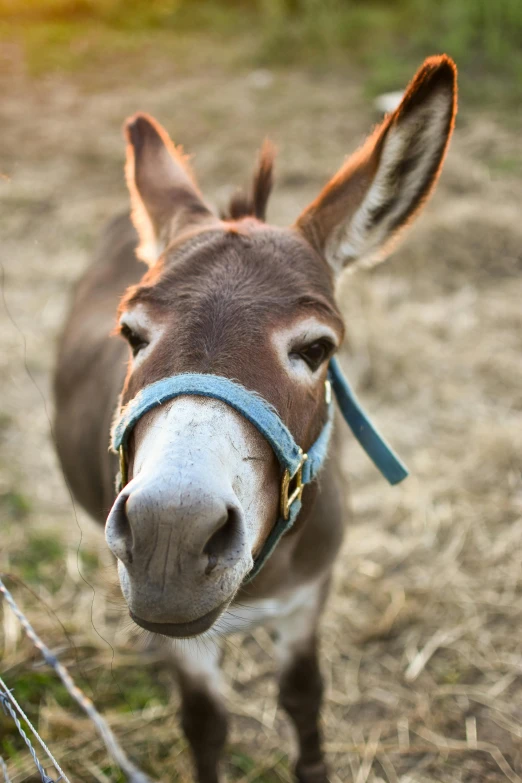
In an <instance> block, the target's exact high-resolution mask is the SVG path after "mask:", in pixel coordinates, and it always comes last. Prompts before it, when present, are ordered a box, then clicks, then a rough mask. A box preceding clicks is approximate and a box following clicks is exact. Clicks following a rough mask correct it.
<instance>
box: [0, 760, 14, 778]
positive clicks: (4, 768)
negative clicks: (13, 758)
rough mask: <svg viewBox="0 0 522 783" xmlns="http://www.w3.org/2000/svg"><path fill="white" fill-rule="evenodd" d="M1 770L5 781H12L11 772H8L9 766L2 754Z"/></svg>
mask: <svg viewBox="0 0 522 783" xmlns="http://www.w3.org/2000/svg"><path fill="white" fill-rule="evenodd" d="M0 770H2V775H3V776H4V783H11V778H10V777H9V773H8V772H7V767H6V765H5V761H4V760H3V758H2V756H0Z"/></svg>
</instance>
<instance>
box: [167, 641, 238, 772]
mask: <svg viewBox="0 0 522 783" xmlns="http://www.w3.org/2000/svg"><path fill="white" fill-rule="evenodd" d="M220 657H221V650H220V649H219V646H218V644H217V643H216V642H215V641H213V640H212V639H210V640H205V641H201V642H199V643H196V642H181V643H180V644H176V652H175V663H176V667H177V671H178V677H179V684H180V688H181V722H182V726H183V730H184V732H185V735H186V737H187V739H188V741H189V744H190V747H191V750H192V755H193V758H194V764H195V767H196V772H197V779H198V783H219V780H220V778H219V771H218V766H219V759H220V757H221V754H222V751H223V746H224V744H225V741H226V738H227V724H228V720H227V712H226V709H225V706H224V702H223V697H222V695H221V688H220V685H221V671H220V668H219V660H220Z"/></svg>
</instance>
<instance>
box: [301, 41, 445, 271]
mask: <svg viewBox="0 0 522 783" xmlns="http://www.w3.org/2000/svg"><path fill="white" fill-rule="evenodd" d="M456 110H457V69H456V67H455V64H454V62H453V61H452V60H451V59H450V58H449V57H447V56H445V55H442V56H439V57H430V58H428V59H427V60H426V61H425V62H424V64H423V65H422V67H421V68H420V69H419V70H418V72H417V73H416V75H415V77H414V79H413V81H412V82H411V84H410V85H409V87H408V89H407V91H406V93H405V95H404V98H403V99H402V102H401V104H400V106H399V107H398V109H396V111H394V112H393V113H392V114H390V115H388V116H387V117H386V119H385V120H384V122H383V123H382V125H380V126H379V127H378V128H376V130H375V132H374V133H373V134H372V135H371V136H370V137H369V138H368V139H367V141H366V143H365V144H364V145H363V146H362V147H361V149H359V150H358V151H357V152H356V153H355V154H354V155H352V156H351V157H350V158H349V159H348V160H347V162H346V163H345V164H344V166H343V167H342V168H341V170H340V171H339V172H338V173H337V174H336V176H335V177H334V178H333V179H332V180H331V181H330V182H329V183H328V184H327V185H326V187H325V188H324V190H323V191H322V193H320V195H319V196H318V198H317V199H316V200H315V201H314V202H313V203H312V204H310V206H309V207H308V208H307V209H306V210H305V211H304V212H303V213H302V215H301V216H300V217H299V219H298V221H297V224H296V227H297V229H298V230H299V231H301V232H302V233H303V234H304V235H305V237H306V238H307V239H308V240H309V241H310V242H311V243H312V245H314V247H315V248H316V249H317V250H318V251H319V252H320V253H321V254H322V255H323V256H324V257H325V258H326V260H327V261H328V263H329V264H330V265H331V267H332V268H333V270H334V272H335V274H338V273H339V272H340V271H341V270H342V269H344V268H345V267H346V266H348V265H349V264H353V263H354V262H356V261H368V262H372V261H378V260H380V259H382V258H384V257H385V256H386V254H387V253H389V251H390V249H391V246H392V245H393V242H394V240H395V239H396V238H397V236H398V234H399V232H400V230H401V229H402V228H403V227H404V226H405V225H406V224H407V223H408V222H409V221H411V219H412V218H413V217H414V215H415V214H416V213H417V212H418V211H419V209H420V208H421V207H422V205H423V203H424V202H425V201H426V199H427V198H428V196H429V195H430V193H431V191H432V190H433V187H434V185H435V183H436V181H437V177H438V175H439V172H440V169H441V166H442V163H443V161H444V156H445V154H446V150H447V147H448V143H449V140H450V138H451V134H452V132H453V126H454V122H455V114H456Z"/></svg>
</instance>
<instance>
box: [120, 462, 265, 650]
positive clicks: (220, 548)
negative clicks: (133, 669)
mask: <svg viewBox="0 0 522 783" xmlns="http://www.w3.org/2000/svg"><path fill="white" fill-rule="evenodd" d="M219 484H220V486H219V487H216V486H212V482H210V485H209V481H208V477H207V478H206V483H205V484H204V483H203V482H199V481H198V477H197V475H194V476H192V480H191V481H187V480H186V479H185V480H184V481H183V482H182V485H180V484H179V483H178V482H177V481H176V480H175V478H173V480H172V481H168V480H165V477H163V478H162V480H155V479H154V478H150V479H149V480H147V479H146V477H142V476H140V477H139V478H137V479H135V480H133V481H131V482H130V484H128V485H127V486H126V487H125V489H124V490H122V492H120V494H119V496H118V497H117V499H116V501H115V503H114V505H113V507H112V509H111V511H110V514H109V516H108V519H107V524H106V531H105V537H106V540H107V543H108V546H109V549H110V550H111V551H112V553H113V554H114V555H115V556H116V557H117V559H118V561H119V564H118V569H119V576H120V583H121V587H122V591H123V594H124V597H125V599H126V601H127V604H128V607H129V610H130V613H131V617H132V618H133V619H134V620H135V622H136V623H137V624H138V625H141V626H142V627H143V628H145V629H146V630H149V631H152V632H153V633H161V634H163V635H166V636H176V637H184V636H193V635H197V634H199V633H203V632H204V631H206V630H207V629H208V628H209V627H210V626H211V625H212V624H213V623H214V622H215V620H217V618H218V617H219V615H220V614H221V611H222V610H223V608H224V607H225V606H226V605H227V604H228V603H229V601H230V600H231V598H232V597H233V595H234V594H235V592H236V591H237V589H238V587H239V586H240V584H241V581H242V579H243V578H244V575H245V574H246V573H247V572H248V570H249V569H250V568H251V565H252V556H251V554H250V548H249V546H248V542H247V537H246V534H245V523H244V518H243V511H242V509H241V506H240V504H239V502H238V500H237V498H236V496H235V494H234V492H233V491H232V489H231V488H227V487H225V488H224V487H223V482H222V481H220V482H219ZM218 490H219V491H218Z"/></svg>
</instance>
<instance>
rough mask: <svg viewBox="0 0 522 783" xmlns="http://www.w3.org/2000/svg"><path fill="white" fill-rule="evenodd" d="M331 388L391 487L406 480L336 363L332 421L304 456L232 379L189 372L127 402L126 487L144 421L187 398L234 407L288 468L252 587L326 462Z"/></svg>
mask: <svg viewBox="0 0 522 783" xmlns="http://www.w3.org/2000/svg"><path fill="white" fill-rule="evenodd" d="M330 384H331V386H330ZM331 389H333V392H334V394H335V396H336V398H337V402H338V403H339V407H340V409H341V412H342V414H343V416H344V418H345V420H346V422H347V423H348V425H349V426H350V428H351V430H352V432H353V433H354V435H355V437H356V438H357V440H358V441H359V443H360V444H361V446H362V447H363V449H364V450H365V451H366V452H367V454H368V456H369V457H370V458H371V459H372V460H373V462H374V463H375V465H376V466H377V467H378V468H379V470H380V471H381V472H382V474H383V475H384V476H385V478H387V480H388V481H389V482H390V484H397V483H398V482H399V481H402V480H403V479H404V478H406V476H407V475H408V471H407V469H406V467H405V466H404V464H403V463H402V462H401V460H400V459H399V458H398V457H397V456H396V454H395V453H394V452H393V450H392V449H391V448H390V446H388V444H387V443H386V441H385V440H384V438H383V437H382V436H381V435H380V434H379V432H378V430H377V429H376V428H375V427H374V426H373V424H372V423H371V421H370V419H369V418H368V416H367V415H366V414H365V412H364V411H363V409H362V407H361V406H360V404H359V402H358V401H357V399H356V397H355V395H354V393H353V391H352V389H351V388H350V386H349V384H348V382H347V381H346V379H345V378H344V376H343V374H342V371H341V369H340V367H339V365H338V363H337V361H336V359H332V360H331V361H330V366H329V380H328V381H326V404H327V421H326V423H325V425H324V427H323V429H322V430H321V433H320V434H319V437H318V438H317V440H316V441H315V443H314V444H313V445H312V446H311V448H310V449H309V451H308V453H307V454H304V453H303V451H302V449H301V448H300V447H299V446H298V445H297V443H296V442H295V440H294V438H293V436H292V434H291V432H290V431H289V429H288V428H287V427H286V425H285V424H284V422H283V421H282V420H281V418H280V416H279V415H278V413H277V412H276V411H275V409H274V408H273V407H272V406H271V405H270V404H269V403H268V402H266V400H264V399H263V398H262V397H261V396H260V395H258V394H256V392H253V391H249V390H248V389H246V388H245V387H244V386H242V385H241V384H239V383H236V382H235V381H231V380H230V379H229V378H224V377H222V376H219V375H207V374H200V373H186V374H182V375H173V376H171V377H169V378H163V379H162V380H160V381H156V382H155V383H151V384H150V385H149V386H146V387H145V388H143V389H141V391H139V392H138V394H137V395H136V396H135V397H134V398H133V399H132V400H131V401H130V402H129V403H127V405H126V406H125V407H124V408H123V409H122V410H121V411H120V414H119V416H118V418H117V419H116V421H115V423H114V426H113V430H112V438H111V445H112V448H113V450H114V451H115V452H117V453H119V455H120V479H121V485H122V486H125V484H126V483H127V458H126V450H127V443H128V439H129V436H130V433H131V432H132V430H133V428H134V426H135V425H136V423H137V422H138V421H139V419H141V417H142V416H144V415H145V414H146V413H148V412H149V411H150V410H153V409H154V408H156V407H158V406H159V405H163V404H164V403H166V402H168V401H170V400H173V399H175V398H176V397H180V396H182V395H195V396H199V397H209V398H212V399H217V400H221V401H222V402H225V403H227V405H230V407H232V408H234V410H236V411H237V412H238V413H240V414H241V415H242V416H244V417H245V419H247V420H248V421H249V422H250V423H251V424H253V425H254V427H256V428H257V429H258V430H259V432H260V433H261V434H262V435H263V436H264V437H265V438H266V440H268V442H269V443H270V445H271V446H272V449H273V450H274V453H275V455H276V457H277V459H278V461H279V464H280V465H281V467H282V468H283V477H282V481H281V500H280V513H279V518H278V520H277V522H276V524H275V525H274V527H273V528H272V530H271V532H270V534H269V536H268V538H267V540H266V541H265V544H264V546H263V549H262V550H261V552H260V553H259V555H258V557H257V558H256V560H255V562H254V566H253V568H252V570H251V571H250V573H249V574H248V576H247V577H246V579H245V583H246V582H249V581H251V580H252V579H253V578H254V576H255V575H256V574H257V573H258V572H259V571H260V569H261V568H262V567H263V565H264V564H265V562H266V561H267V559H268V558H269V557H270V555H271V554H272V552H273V550H274V549H275V547H276V545H277V543H278V541H279V539H280V538H281V536H282V535H283V534H284V533H286V532H287V531H288V530H289V529H290V528H291V527H292V525H293V524H294V522H295V519H296V518H297V515H298V514H299V511H300V510H301V495H302V492H303V488H304V486H305V485H306V484H309V483H310V482H311V481H313V479H314V478H315V477H316V476H317V474H318V472H319V471H320V469H321V467H322V466H323V463H324V461H325V459H326V455H327V451H328V444H329V442H330V436H331V432H332V423H333V404H332V400H331Z"/></svg>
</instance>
